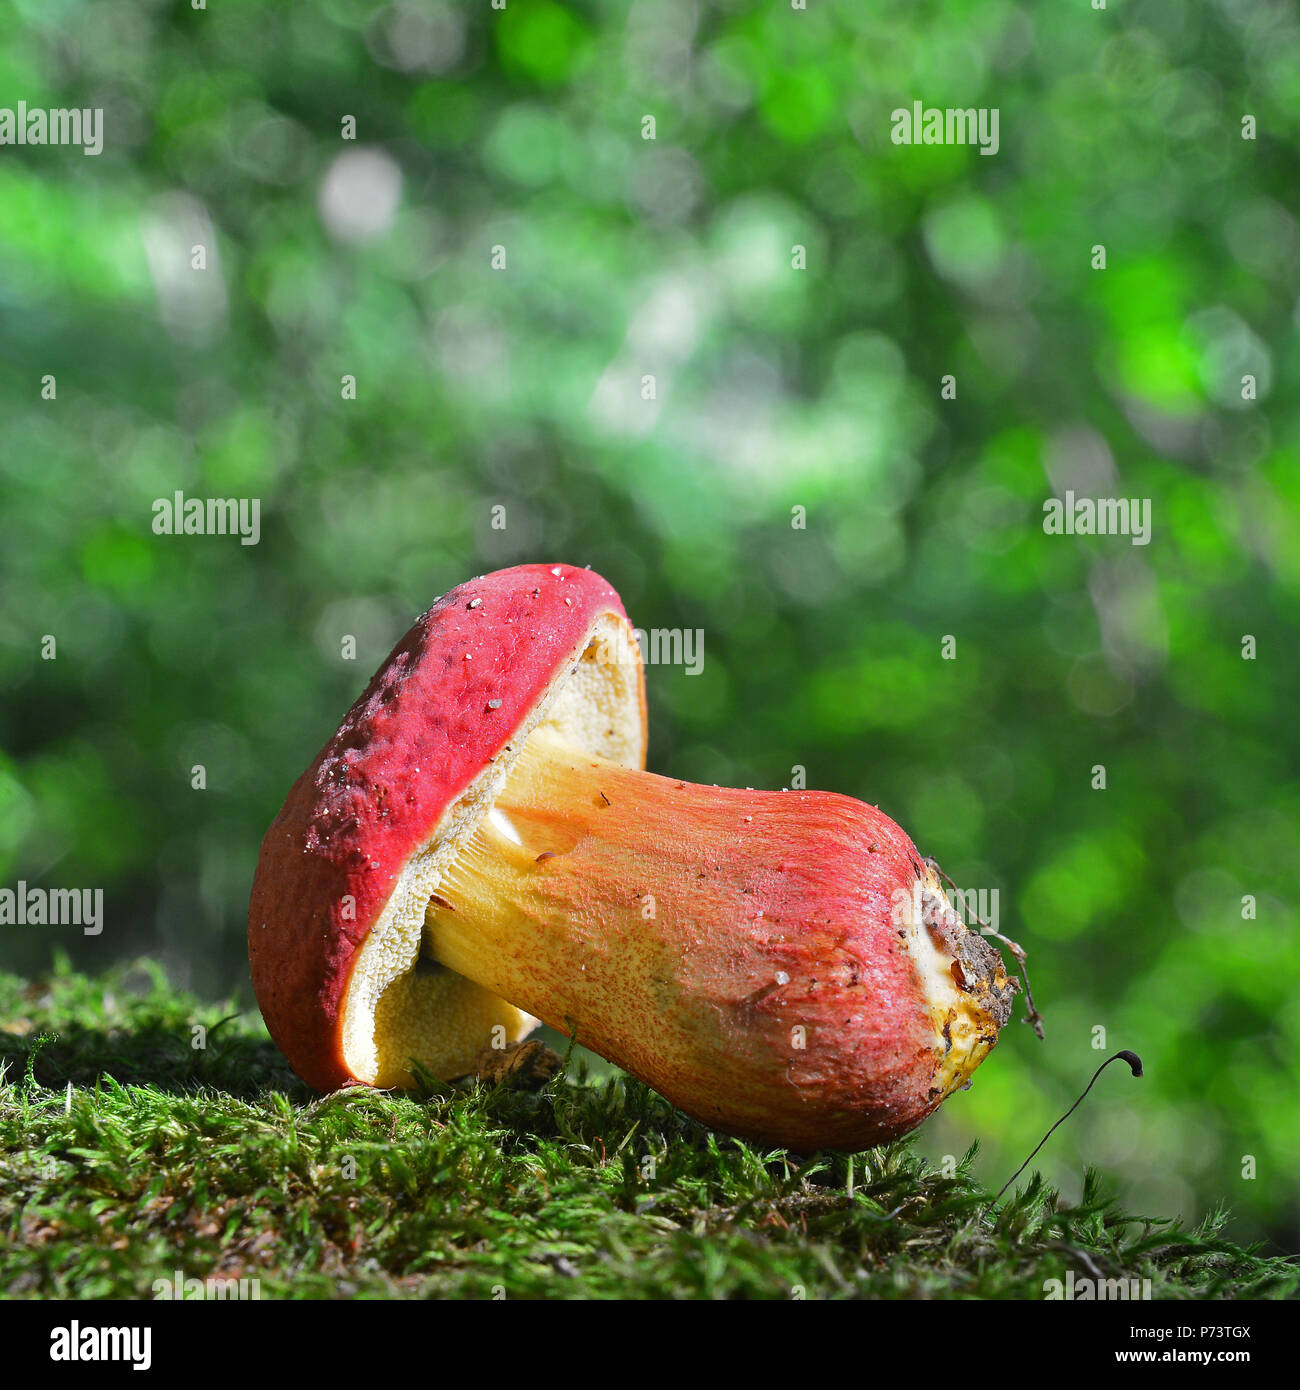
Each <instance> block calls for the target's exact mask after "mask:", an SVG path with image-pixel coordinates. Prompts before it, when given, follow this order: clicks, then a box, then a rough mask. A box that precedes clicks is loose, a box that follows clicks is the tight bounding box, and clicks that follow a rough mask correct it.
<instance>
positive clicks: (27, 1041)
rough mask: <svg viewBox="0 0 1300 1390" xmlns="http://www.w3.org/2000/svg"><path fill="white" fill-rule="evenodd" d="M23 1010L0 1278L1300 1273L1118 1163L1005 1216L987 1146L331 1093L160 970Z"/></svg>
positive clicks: (71, 983) (257, 1027) (872, 1281)
mask: <svg viewBox="0 0 1300 1390" xmlns="http://www.w3.org/2000/svg"><path fill="white" fill-rule="evenodd" d="M0 1017H4V1018H5V1019H7V1020H9V1023H8V1027H7V1030H6V1031H4V1032H0V1069H3V1077H2V1079H0V1193H3V1195H2V1196H0V1223H2V1229H3V1231H4V1238H5V1244H4V1248H3V1251H2V1252H0V1295H6V1296H15V1297H35V1296H43V1297H49V1296H60V1297H90V1298H98V1297H149V1296H150V1295H151V1290H152V1284H153V1281H154V1280H155V1279H159V1278H170V1277H171V1276H172V1275H173V1273H174V1272H175V1271H177V1270H180V1271H181V1272H182V1273H183V1274H184V1275H185V1277H187V1278H195V1277H199V1278H202V1277H207V1276H210V1275H221V1276H225V1277H239V1278H249V1279H251V1278H256V1279H258V1280H259V1281H260V1284H261V1294H262V1297H264V1298H273V1297H285V1298H289V1297H293V1298H341V1297H348V1298H355V1297H422V1298H430V1297H436V1298H443V1297H459V1298H492V1297H500V1296H505V1297H508V1298H531V1297H540V1298H612V1297H638V1298H744V1297H748V1298H797V1297H807V1298H867V1297H878V1298H899V1297H990V1298H1015V1297H1019V1298H1040V1297H1042V1294H1043V1282H1044V1280H1047V1279H1051V1278H1064V1277H1065V1274H1066V1271H1067V1270H1068V1269H1071V1268H1073V1269H1074V1271H1075V1274H1076V1278H1077V1277H1080V1276H1091V1277H1099V1276H1100V1277H1106V1278H1125V1279H1132V1278H1140V1279H1150V1280H1151V1281H1152V1290H1153V1293H1154V1295H1155V1296H1156V1297H1163V1298H1181V1297H1191V1296H1196V1297H1202V1298H1204V1297H1248V1296H1249V1297H1260V1296H1282V1295H1285V1294H1287V1293H1294V1292H1295V1291H1296V1290H1297V1288H1298V1287H1300V1271H1297V1269H1296V1268H1295V1266H1294V1265H1292V1264H1290V1263H1288V1262H1287V1261H1284V1260H1281V1259H1268V1258H1262V1257H1260V1256H1258V1255H1256V1254H1254V1253H1252V1252H1250V1251H1247V1250H1242V1249H1240V1248H1238V1247H1237V1246H1234V1245H1232V1244H1230V1243H1229V1242H1226V1241H1224V1240H1221V1239H1219V1238H1218V1237H1217V1236H1216V1234H1215V1232H1216V1229H1217V1223H1215V1222H1210V1223H1208V1224H1207V1225H1206V1226H1204V1227H1202V1228H1200V1229H1198V1230H1195V1231H1187V1230H1181V1229H1179V1228H1178V1227H1177V1226H1176V1225H1174V1224H1172V1223H1169V1222H1164V1221H1153V1220H1142V1219H1138V1218H1134V1217H1128V1216H1125V1215H1123V1214H1121V1213H1119V1212H1117V1211H1116V1210H1114V1208H1113V1206H1111V1205H1110V1204H1108V1203H1107V1202H1106V1200H1105V1199H1104V1198H1103V1197H1102V1195H1101V1192H1100V1184H1099V1182H1098V1180H1097V1178H1096V1177H1095V1175H1094V1176H1090V1177H1089V1179H1088V1181H1087V1183H1086V1185H1085V1190H1084V1194H1083V1198H1082V1200H1081V1202H1080V1203H1079V1204H1078V1205H1077V1206H1070V1205H1065V1204H1063V1203H1062V1202H1061V1201H1060V1199H1059V1198H1058V1197H1057V1196H1056V1194H1054V1193H1053V1192H1051V1191H1049V1190H1047V1189H1046V1188H1045V1187H1044V1186H1043V1185H1042V1184H1041V1182H1040V1181H1039V1180H1038V1179H1035V1180H1034V1181H1033V1182H1031V1183H1029V1184H1028V1185H1027V1186H1026V1187H1025V1188H1024V1190H1023V1191H1022V1192H1021V1193H1020V1194H1019V1195H1018V1196H1016V1197H1015V1198H1014V1199H1013V1200H1009V1201H1008V1202H1007V1203H1006V1204H1005V1205H1003V1206H1002V1207H1001V1208H995V1207H993V1206H992V1205H991V1203H990V1199H989V1194H987V1193H986V1192H984V1191H983V1190H981V1189H980V1188H979V1187H978V1186H977V1184H976V1183H975V1182H973V1180H972V1179H971V1178H970V1176H969V1174H968V1164H969V1161H970V1158H971V1155H970V1154H968V1155H967V1156H966V1159H965V1160H964V1162H963V1163H962V1165H960V1166H959V1167H958V1169H957V1170H956V1172H955V1173H953V1174H952V1175H951V1176H945V1175H944V1174H943V1173H941V1172H940V1171H938V1170H936V1169H934V1168H932V1167H929V1166H927V1165H926V1164H925V1163H924V1162H923V1161H922V1160H921V1159H920V1158H919V1157H918V1156H917V1155H916V1154H915V1153H913V1152H912V1151H911V1150H910V1149H909V1147H908V1146H907V1145H906V1144H898V1145H893V1146H891V1147H889V1148H886V1149H882V1150H880V1151H878V1152H875V1153H871V1154H867V1155H859V1156H857V1157H856V1158H849V1157H847V1156H845V1155H841V1154H836V1155H831V1154H818V1155H813V1156H811V1157H808V1156H794V1155H790V1154H786V1153H783V1152H780V1151H771V1152H767V1151H762V1150H759V1149H756V1148H754V1147H752V1146H750V1145H747V1144H743V1143H740V1142H738V1141H736V1140H733V1139H727V1138H723V1137H722V1136H719V1135H715V1134H712V1133H710V1132H709V1131H707V1130H705V1129H702V1128H701V1127H700V1126H698V1125H696V1124H694V1123H692V1122H691V1121H689V1120H687V1119H686V1118H685V1117H684V1116H682V1115H681V1114H679V1113H678V1112H677V1111H675V1110H673V1109H672V1107H671V1106H669V1105H668V1104H667V1103H666V1102H665V1101H664V1100H662V1099H661V1098H660V1097H659V1096H657V1095H655V1094H654V1092H652V1091H650V1090H649V1089H648V1088H646V1087H644V1086H642V1085H640V1084H639V1083H637V1082H634V1081H631V1080H629V1079H626V1078H623V1077H616V1078H613V1079H606V1080H602V1081H600V1082H594V1081H590V1080H587V1079H585V1078H584V1077H583V1076H581V1075H573V1074H568V1075H562V1076H561V1077H559V1078H558V1079H557V1080H556V1081H555V1082H554V1083H552V1084H551V1085H549V1086H547V1087H546V1088H545V1089H543V1090H542V1091H540V1092H530V1091H523V1090H517V1089H510V1088H509V1087H505V1086H499V1087H493V1088H489V1087H485V1086H478V1085H470V1084H466V1085H456V1086H452V1085H431V1086H428V1087H426V1088H425V1089H424V1090H423V1091H422V1092H421V1093H418V1094H410V1095H385V1094H380V1093H378V1092H374V1091H365V1090H354V1091H348V1092H340V1093H338V1094H336V1095H332V1096H326V1097H323V1098H322V1097H319V1096H316V1095H315V1094H314V1093H312V1092H310V1091H308V1090H307V1089H306V1088H305V1087H304V1086H302V1085H301V1084H300V1083H299V1082H298V1081H296V1080H295V1079H294V1077H293V1076H292V1074H291V1073H290V1072H289V1070H288V1068H287V1066H286V1065H285V1063H284V1062H283V1059H282V1058H281V1057H280V1055H279V1053H278V1052H277V1051H276V1049H275V1048H274V1047H273V1045H272V1044H271V1043H270V1041H269V1040H268V1038H267V1036H266V1033H265V1030H264V1028H263V1027H262V1024H261V1021H260V1019H258V1018H256V1017H249V1016H247V1015H243V1014H231V1013H230V1012H229V1010H222V1009H219V1008H213V1007H209V1006H206V1005H203V1004H200V1003H199V1002H198V1001H197V1000H195V999H194V998H193V997H191V996H189V995H186V994H183V993H179V992H177V991H175V990H173V989H171V988H169V987H168V985H167V982H166V980H165V979H164V978H163V975H162V972H161V971H160V970H159V968H158V967H157V966H155V965H152V964H149V963H143V964H139V965H136V966H133V967H124V968H122V969H119V970H117V971H114V972H113V973H111V974H109V975H107V976H104V977H102V978H99V979H91V978H89V977H87V976H84V975H80V974H75V973H72V972H71V971H69V970H68V969H67V968H66V966H64V967H62V968H60V969H59V970H57V971H56V973H55V974H54V975H52V976H51V977H49V978H47V979H44V980H41V981H38V982H35V983H31V984H29V983H26V982H24V981H22V980H20V979H17V978H15V977H13V976H0ZM196 1028H201V1029H206V1037H202V1035H197V1034H195V1033H194V1031H193V1030H195V1029H196ZM196 1037H199V1038H201V1040H202V1041H203V1042H204V1043H205V1045H204V1046H202V1047H196V1046H194V1045H193V1042H194V1040H195V1039H196ZM69 1086H70V1089H69Z"/></svg>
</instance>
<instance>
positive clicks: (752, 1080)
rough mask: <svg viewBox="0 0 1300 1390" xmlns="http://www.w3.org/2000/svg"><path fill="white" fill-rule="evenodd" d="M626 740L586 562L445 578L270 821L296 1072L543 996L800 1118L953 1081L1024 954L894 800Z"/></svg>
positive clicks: (634, 653)
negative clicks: (779, 782) (971, 918)
mask: <svg viewBox="0 0 1300 1390" xmlns="http://www.w3.org/2000/svg"><path fill="white" fill-rule="evenodd" d="M645 744H646V726H645V695H644V682H643V677H642V670H641V661H640V654H639V652H638V649H637V645H636V639H635V636H634V634H633V632H632V629H631V627H630V626H629V624H628V621H627V617H626V615H625V614H624V611H623V606H622V604H621V603H620V601H619V598H618V595H617V594H616V593H615V592H614V590H613V589H612V588H610V586H609V585H608V584H607V583H606V582H605V581H604V580H602V579H601V578H600V577H599V576H598V575H596V574H593V573H591V572H590V571H589V570H581V569H574V568H571V567H570V566H567V565H521V566H519V567H517V568H514V569H507V570H501V571H498V572H497V573H495V574H490V575H487V576H485V577H483V578H480V579H475V580H471V581H470V582H469V583H467V584H464V585H462V586H461V587H459V588H457V589H453V590H452V591H451V592H450V593H449V594H447V595H446V596H445V597H443V598H442V599H440V600H439V601H438V602H437V603H436V604H434V606H433V607H432V608H431V609H430V610H429V611H428V612H427V613H426V614H425V615H424V616H423V617H422V618H420V619H419V621H418V622H417V623H416V624H415V626H414V627H413V628H412V629H411V631H410V632H409V633H407V635H406V636H405V637H404V638H403V639H402V640H401V642H399V643H398V645H397V647H396V648H395V649H394V650H393V652H392V654H391V655H390V656H389V657H388V659H387V661H385V662H384V664H383V666H382V667H381V669H380V670H379V672H378V674H377V675H376V676H375V677H374V679H373V680H372V681H371V682H370V685H369V687H368V688H367V690H366V691H365V693H364V694H363V695H362V696H361V698H360V699H359V700H358V701H357V703H356V704H355V705H354V706H353V707H352V709H351V710H349V712H348V714H347V715H346V717H345V718H344V720H343V723H342V725H341V726H340V727H339V729H338V732H337V733H335V734H334V736H333V737H332V738H331V739H330V740H329V742H328V743H327V744H326V745H325V747H324V749H322V751H321V753H320V754H319V756H318V757H317V758H316V760H315V761H314V762H313V763H312V765H311V766H310V767H309V768H308V769H307V771H306V772H304V773H303V775H302V776H301V777H300V778H299V779H298V781H297V782H296V783H295V785H294V787H293V789H292V790H291V791H290V793H289V796H288V799H287V800H286V802H285V804H284V807H283V808H282V810H281V811H280V814H279V815H278V816H277V817H276V819H275V821H274V822H273V823H272V825H271V827H270V829H269V830H268V831H267V833H266V837H265V839H264V840H263V842H262V851H261V857H260V859H259V862H258V867H257V876H256V879H255V881H254V884H253V892H252V899H251V902H250V905H249V935H248V940H249V954H250V958H251V963H252V973H253V982H254V986H255V988H256V991H257V997H258V1001H259V1002H260V1004H261V1007H262V1012H263V1014H264V1016H265V1018H266V1022H267V1025H268V1027H269V1028H270V1031H271V1036H272V1037H273V1038H274V1039H275V1041H276V1043H277V1044H278V1045H279V1047H280V1048H281V1049H282V1051H283V1052H284V1053H285V1055H286V1056H287V1057H288V1059H289V1061H290V1062H291V1063H292V1064H293V1066H294V1068H295V1069H296V1071H297V1072H298V1074H299V1075H300V1076H301V1077H302V1078H303V1079H304V1080H306V1081H307V1082H309V1083H310V1084H311V1085H313V1086H315V1087H317V1088H318V1089H321V1090H329V1089H333V1088H335V1087H338V1086H341V1085H345V1084H347V1083H350V1082H358V1081H359V1082H366V1083H369V1084H371V1085H375V1086H384V1087H387V1086H403V1085H409V1084H411V1081H412V1066H413V1064H415V1063H419V1064H420V1065H421V1066H422V1067H424V1068H425V1069H427V1070H428V1071H429V1072H431V1073H432V1074H433V1075H435V1076H439V1077H454V1076H458V1075H461V1074H463V1073H465V1072H466V1071H467V1070H469V1068H470V1066H471V1064H472V1061H473V1059H474V1058H475V1056H477V1055H478V1054H479V1053H480V1051H481V1050H482V1049H483V1048H484V1046H485V1045H496V1046H503V1045H505V1044H506V1043H510V1042H514V1041H517V1040H518V1039H520V1038H522V1037H523V1036H524V1035H525V1034H526V1033H528V1032H529V1031H530V1030H531V1029H532V1028H533V1027H534V1026H535V1025H536V1023H537V1021H538V1020H539V1019H542V1020H545V1021H546V1022H547V1023H549V1024H550V1025H551V1026H552V1027H554V1028H557V1029H559V1030H560V1031H561V1032H563V1033H566V1034H572V1035H574V1036H576V1038H577V1040H578V1041H579V1042H581V1043H582V1044H584V1045H585V1046H586V1047H588V1048H591V1049H592V1050H594V1051H595V1052H597V1053H599V1054H600V1055H601V1056H603V1057H606V1058H608V1059H609V1060H610V1061H612V1062H615V1063H617V1064H618V1065H619V1066H621V1067H623V1068H624V1069H626V1070H627V1071H628V1072H631V1073H632V1074H633V1075H634V1076H637V1077H640V1078H641V1079H642V1080H644V1081H646V1082H647V1083H649V1084H650V1085H651V1086H653V1087H654V1088H655V1089H656V1090H658V1091H660V1092H661V1093H662V1094H663V1095H665V1096H666V1097H667V1098H668V1099H669V1100H671V1101H672V1102H673V1103H674V1104H676V1105H677V1106H679V1107H680V1108H681V1109H682V1110H684V1111H686V1112H687V1113H688V1114H690V1115H692V1116H694V1117H695V1118H696V1119H698V1120H701V1121H703V1122H704V1123H705V1124H708V1125H711V1126H714V1127H716V1128H718V1129H721V1130H725V1131H728V1132H730V1133H733V1134H737V1135H742V1136H745V1137H749V1138H753V1139H757V1140H760V1141H763V1142H766V1143H773V1144H783V1145H787V1146H790V1147H792V1148H796V1149H801V1150H808V1149H813V1148H818V1147H823V1146H825V1147H837V1148H847V1149H859V1148H864V1147H868V1146H870V1145H872V1144H876V1143H880V1142H882V1141H884V1140H887V1139H890V1138H893V1137H895V1136H897V1135H900V1134H903V1133H905V1132H906V1131H908V1130H910V1129H912V1128H913V1127H914V1126H915V1125H917V1124H919V1123H920V1122H921V1120H923V1119H924V1118H925V1117H926V1116H927V1115H928V1114H930V1112H931V1111H933V1110H934V1109H935V1107H936V1106H937V1105H938V1104H939V1103H940V1102H941V1101H942V1100H943V1099H944V1097H945V1096H947V1095H949V1094H950V1093H951V1092H952V1091H953V1090H954V1089H956V1088H958V1087H961V1086H963V1085H964V1084H965V1083H966V1081H967V1080H968V1078H969V1077H970V1075H971V1073H972V1071H974V1069H975V1067H976V1066H977V1065H978V1064H979V1062H980V1061H981V1060H982V1059H983V1058H984V1056H985V1055H986V1054H987V1053H988V1051H989V1049H990V1048H991V1047H992V1046H993V1045H994V1043H995V1042H996V1040H997V1036H998V1030H999V1029H1000V1028H1001V1026H1002V1025H1003V1023H1005V1021H1006V1019H1007V1016H1008V1013H1009V1010H1010V1004H1011V998H1012V992H1013V988H1014V986H1013V985H1012V984H1011V982H1010V981H1009V980H1008V978H1007V976H1006V974H1005V973H1004V971H1003V968H1002V961H1001V958H1000V957H999V956H998V954H997V952H996V951H994V950H993V948H992V947H991V946H990V944H989V943H988V941H987V940H985V939H984V938H983V937H982V936H980V935H978V934H976V933H973V932H968V931H967V930H966V928H965V927H964V926H963V924H962V922H961V921H960V920H959V918H958V916H957V914H956V913H955V912H954V911H953V909H952V907H951V905H950V904H949V902H948V899H947V898H946V896H945V894H944V892H943V889H942V887H941V885H940V883H939V881H938V879H937V878H936V877H935V875H934V873H933V872H932V871H931V869H930V868H929V866H928V865H927V864H926V863H925V862H924V861H923V860H922V858H921V856H920V855H919V854H918V853H917V851H916V848H915V847H914V846H913V844H912V842H911V840H909V839H908V837H907V836H906V835H905V834H904V833H903V831H902V830H900V829H899V827H898V826H897V825H895V824H894V822H893V821H892V820H890V819H889V817H888V816H886V815H885V814H883V813H882V812H881V811H879V810H877V809H876V808H875V807H872V806H867V805H864V804H862V803H861V802H858V801H855V800H853V799H852V798H850V797H847V796H839V795H836V794H833V793H829V792H808V791H784V792H780V791H777V792H772V791H739V790H730V789H727V788H721V787H706V786H694V785H691V784H688V783H686V782H681V781H678V780H676V779H674V778H668V777H658V776H655V775H653V774H651V773H648V772H644V771H642V768H643V766H644V758H645Z"/></svg>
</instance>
